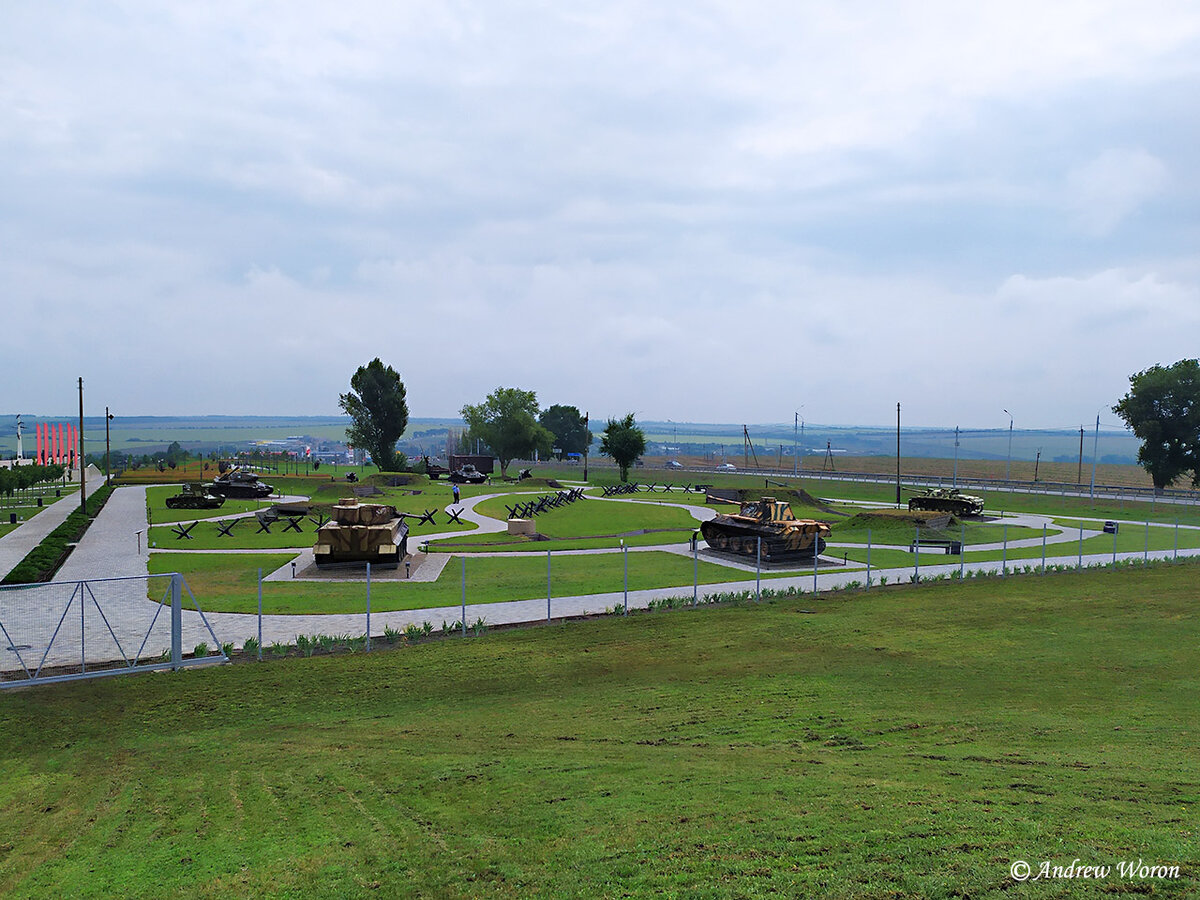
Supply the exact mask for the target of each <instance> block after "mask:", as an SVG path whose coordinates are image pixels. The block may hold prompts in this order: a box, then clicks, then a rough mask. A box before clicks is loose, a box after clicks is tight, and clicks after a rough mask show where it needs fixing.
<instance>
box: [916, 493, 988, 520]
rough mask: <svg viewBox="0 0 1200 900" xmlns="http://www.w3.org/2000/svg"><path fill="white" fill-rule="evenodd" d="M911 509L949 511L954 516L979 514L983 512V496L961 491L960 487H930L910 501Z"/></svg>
mask: <svg viewBox="0 0 1200 900" xmlns="http://www.w3.org/2000/svg"><path fill="white" fill-rule="evenodd" d="M908 508H909V509H911V510H926V511H932V512H948V513H950V514H951V515H954V516H960V517H961V516H978V515H981V514H982V513H983V498H982V497H976V496H975V495H974V494H962V493H959V490H958V488H930V489H929V490H927V491H924V492H923V493H920V494H917V496H915V497H913V498H912V499H910V500H909V501H908Z"/></svg>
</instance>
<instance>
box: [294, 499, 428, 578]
mask: <svg viewBox="0 0 1200 900" xmlns="http://www.w3.org/2000/svg"><path fill="white" fill-rule="evenodd" d="M407 555H408V525H407V524H406V523H405V521H404V517H403V516H401V515H400V514H399V513H398V512H396V507H394V506H384V505H382V504H379V503H359V502H358V499H357V498H355V497H349V498H346V499H344V500H342V501H340V502H339V503H338V504H337V506H335V507H334V508H333V518H332V519H330V521H328V522H326V523H325V524H324V525H322V526H321V527H320V528H318V529H317V543H316V546H315V547H313V559H314V560H315V561H316V564H317V565H318V566H326V565H333V564H336V563H358V562H369V563H371V564H372V565H375V566H381V567H385V568H395V567H396V566H398V565H399V564H400V563H401V562H403V561H404V557H405V556H407Z"/></svg>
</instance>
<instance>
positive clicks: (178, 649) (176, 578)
mask: <svg viewBox="0 0 1200 900" xmlns="http://www.w3.org/2000/svg"><path fill="white" fill-rule="evenodd" d="M182 582H183V576H182V575H180V574H179V573H178V572H176V573H175V574H173V575H172V576H171V668H172V669H173V670H175V671H178V670H179V667H180V666H181V665H182V664H183V596H182Z"/></svg>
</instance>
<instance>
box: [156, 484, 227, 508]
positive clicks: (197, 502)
mask: <svg viewBox="0 0 1200 900" xmlns="http://www.w3.org/2000/svg"><path fill="white" fill-rule="evenodd" d="M224 503H225V498H224V497H220V496H217V495H215V494H210V493H209V491H208V485H206V484H202V483H201V482H199V481H192V482H188V483H187V484H184V485H182V487H181V488H180V492H179V493H178V494H176V495H175V496H174V497H168V498H167V509H220V508H221V506H222V505H223V504H224Z"/></svg>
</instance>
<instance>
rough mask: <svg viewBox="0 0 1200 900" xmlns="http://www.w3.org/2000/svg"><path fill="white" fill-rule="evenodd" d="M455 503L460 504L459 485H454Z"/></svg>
mask: <svg viewBox="0 0 1200 900" xmlns="http://www.w3.org/2000/svg"><path fill="white" fill-rule="evenodd" d="M454 503H455V504H456V505H457V504H458V485H457V484H456V485H454Z"/></svg>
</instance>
